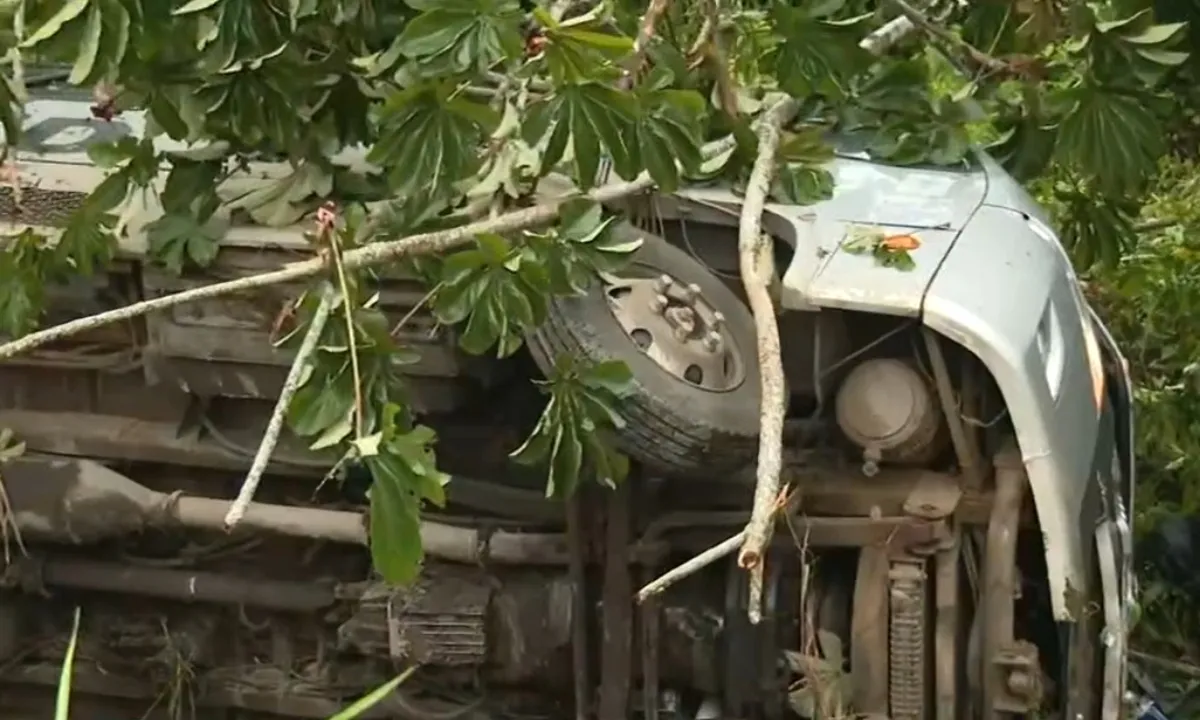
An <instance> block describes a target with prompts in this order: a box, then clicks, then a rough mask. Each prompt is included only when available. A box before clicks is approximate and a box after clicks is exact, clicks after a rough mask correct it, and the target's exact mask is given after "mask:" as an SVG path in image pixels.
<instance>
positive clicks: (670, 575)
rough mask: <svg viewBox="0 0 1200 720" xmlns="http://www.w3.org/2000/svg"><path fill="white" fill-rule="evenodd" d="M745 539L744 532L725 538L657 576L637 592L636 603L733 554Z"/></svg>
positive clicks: (642, 601)
mask: <svg viewBox="0 0 1200 720" xmlns="http://www.w3.org/2000/svg"><path fill="white" fill-rule="evenodd" d="M745 539H746V531H745V530H743V531H741V532H740V533H738V534H737V535H734V536H733V537H729V538H726V539H724V540H722V541H721V542H719V543H717V544H716V545H713V546H712V547H710V548H709V549H707V550H705V551H704V552H702V553H700V554H699V555H697V556H695V557H693V558H692V559H690V560H688V561H686V562H684V563H683V564H682V565H677V566H675V567H674V568H672V569H670V570H668V571H667V572H665V573H663V574H662V575H659V576H658V577H657V578H655V579H654V580H652V581H651V582H649V583H647V584H646V585H645V586H644V587H643V588H642V589H641V590H638V593H637V601H638V603H639V604H640V603H644V602H646V600H647V599H648V598H651V597H653V596H655V595H658V594H659V593H661V592H663V591H664V590H666V589H667V588H669V587H671V586H672V585H674V584H675V583H677V582H679V581H680V580H682V579H684V578H685V577H687V576H689V575H694V574H696V573H698V572H700V571H701V570H703V569H704V568H706V567H708V566H709V565H712V564H713V563H715V562H716V561H718V560H720V559H721V558H723V557H726V556H727V555H732V554H733V552H734V551H735V550H737V549H738V547H739V546H741V544H742V541H743V540H745Z"/></svg>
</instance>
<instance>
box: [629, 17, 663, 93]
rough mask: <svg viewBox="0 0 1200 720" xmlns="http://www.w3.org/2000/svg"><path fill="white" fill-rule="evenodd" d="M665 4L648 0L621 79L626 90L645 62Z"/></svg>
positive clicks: (631, 84)
mask: <svg viewBox="0 0 1200 720" xmlns="http://www.w3.org/2000/svg"><path fill="white" fill-rule="evenodd" d="M667 3H668V0H650V5H649V7H647V8H646V14H645V15H643V16H642V22H641V24H640V25H639V26H638V34H637V37H636V38H634V40H633V56H632V57H631V58H630V61H629V67H628V70H627V71H626V75H625V77H624V78H622V79H621V85H622V87H624V88H625V89H626V90H628V89H629V88H630V87H632V86H633V82H634V80H636V79H637V74H638V73H640V72H641V71H642V65H644V64H645V62H646V53H647V52H649V50H650V42H651V41H652V40H654V32H655V28H656V27H657V26H658V20H659V18H661V17H662V16H663V13H665V12H666V11H667Z"/></svg>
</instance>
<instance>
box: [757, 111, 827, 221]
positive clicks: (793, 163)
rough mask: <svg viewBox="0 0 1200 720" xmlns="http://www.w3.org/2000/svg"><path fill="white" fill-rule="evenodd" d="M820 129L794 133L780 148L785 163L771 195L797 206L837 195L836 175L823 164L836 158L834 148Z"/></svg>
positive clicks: (778, 173) (780, 169)
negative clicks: (834, 181) (835, 192)
mask: <svg viewBox="0 0 1200 720" xmlns="http://www.w3.org/2000/svg"><path fill="white" fill-rule="evenodd" d="M821 135H822V133H821V130H820V128H806V129H804V130H802V131H800V132H798V133H795V134H794V135H791V136H790V137H788V138H787V139H785V140H784V142H783V143H782V144H781V146H780V148H779V159H780V160H781V161H782V164H781V166H780V168H779V171H778V172H777V173H776V175H775V182H774V183H772V185H771V197H772V198H773V199H775V200H778V201H782V202H789V203H795V204H796V205H811V204H813V203H816V202H820V201H822V200H828V199H829V198H831V197H833V175H832V174H831V173H830V172H829V170H827V169H825V167H823V166H824V165H825V163H828V162H829V161H830V160H832V159H833V148H832V147H830V146H829V143H827V142H825V139H824V138H823V137H822V136H821Z"/></svg>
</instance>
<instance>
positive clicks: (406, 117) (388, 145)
mask: <svg viewBox="0 0 1200 720" xmlns="http://www.w3.org/2000/svg"><path fill="white" fill-rule="evenodd" d="M450 90H451V89H450V88H448V87H432V86H419V87H417V88H413V89H409V90H405V91H402V92H399V93H396V94H395V95H393V96H392V97H390V98H389V99H388V102H387V104H386V105H385V106H384V108H383V111H382V114H381V118H380V132H379V142H378V143H377V144H376V145H375V147H374V148H372V149H371V152H370V154H369V155H368V160H369V161H370V162H372V163H374V164H376V165H379V166H380V167H384V168H387V169H388V180H389V182H390V183H391V185H392V187H393V188H395V189H396V190H397V191H399V192H400V193H401V194H417V193H427V194H430V195H433V196H438V195H440V194H442V193H443V192H445V191H447V190H449V189H450V188H451V187H452V186H453V185H454V184H455V183H458V182H460V181H461V180H464V179H465V178H467V177H470V176H471V175H473V174H474V173H475V172H476V170H478V168H479V163H480V159H479V144H480V143H481V142H482V141H483V139H484V138H485V137H487V135H488V134H489V133H490V132H491V131H492V129H493V128H495V126H496V125H497V124H498V123H499V122H500V116H499V114H498V113H496V112H495V111H493V110H492V109H491V108H489V107H488V106H487V105H483V104H481V103H477V102H474V101H471V100H468V99H465V98H462V97H452V96H451V95H450Z"/></svg>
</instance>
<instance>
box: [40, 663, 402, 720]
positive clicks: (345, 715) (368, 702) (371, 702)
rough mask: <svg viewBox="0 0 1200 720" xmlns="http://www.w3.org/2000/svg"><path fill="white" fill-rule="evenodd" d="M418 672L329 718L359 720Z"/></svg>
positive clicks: (400, 678) (393, 680)
mask: <svg viewBox="0 0 1200 720" xmlns="http://www.w3.org/2000/svg"><path fill="white" fill-rule="evenodd" d="M416 671H417V666H416V665H413V666H412V667H410V668H408V669H407V670H405V671H404V672H402V673H400V674H399V675H397V676H396V677H394V678H392V679H391V680H388V681H387V682H385V683H384V684H382V685H380V686H379V687H377V688H375V689H374V690H372V691H371V692H369V693H367V694H366V695H363V696H362V697H360V698H359V699H358V700H355V701H354V703H353V704H352V705H350V707H348V708H346V709H345V710H343V711H341V712H340V713H338V714H337V715H334V716H333V717H331V718H329V720H355V718H357V717H358V716H359V715H362V714H363V713H365V712H366V711H368V710H370V709H371V708H373V707H375V705H376V703H378V702H379V701H380V700H383V699H384V698H385V697H387V696H388V695H391V694H392V691H394V690H395V689H396V688H398V687H400V686H401V685H403V684H404V681H405V680H407V679H408V678H409V676H411V675H412V674H413V673H414V672H416ZM55 720H60V718H55Z"/></svg>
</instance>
